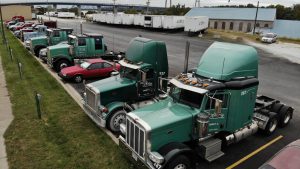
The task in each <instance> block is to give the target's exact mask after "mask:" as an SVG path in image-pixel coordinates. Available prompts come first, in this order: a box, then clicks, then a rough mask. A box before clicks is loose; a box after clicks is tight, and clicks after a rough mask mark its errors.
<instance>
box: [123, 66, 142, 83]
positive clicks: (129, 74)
mask: <svg viewBox="0 0 300 169" xmlns="http://www.w3.org/2000/svg"><path fill="white" fill-rule="evenodd" d="M120 72H121V77H124V78H128V79H131V80H136V77H137V73H138V70H136V69H131V68H129V67H125V66H122V67H121V71H120Z"/></svg>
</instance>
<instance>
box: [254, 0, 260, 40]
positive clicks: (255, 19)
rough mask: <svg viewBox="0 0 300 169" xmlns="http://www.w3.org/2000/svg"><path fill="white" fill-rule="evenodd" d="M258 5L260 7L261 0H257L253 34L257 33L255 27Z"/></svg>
mask: <svg viewBox="0 0 300 169" xmlns="http://www.w3.org/2000/svg"><path fill="white" fill-rule="evenodd" d="M258 7H259V1H257V6H256V13H255V19H254V28H253V35H254V34H255V28H256V22H257V13H258Z"/></svg>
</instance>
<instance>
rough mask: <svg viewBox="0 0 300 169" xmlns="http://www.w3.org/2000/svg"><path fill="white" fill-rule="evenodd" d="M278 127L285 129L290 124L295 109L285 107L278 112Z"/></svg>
mask: <svg viewBox="0 0 300 169" xmlns="http://www.w3.org/2000/svg"><path fill="white" fill-rule="evenodd" d="M277 114H278V126H279V127H285V126H287V125H288V124H289V122H290V121H291V119H292V117H293V109H292V108H290V107H288V106H286V105H284V106H283V107H282V108H281V109H280V110H279V111H278V113H277Z"/></svg>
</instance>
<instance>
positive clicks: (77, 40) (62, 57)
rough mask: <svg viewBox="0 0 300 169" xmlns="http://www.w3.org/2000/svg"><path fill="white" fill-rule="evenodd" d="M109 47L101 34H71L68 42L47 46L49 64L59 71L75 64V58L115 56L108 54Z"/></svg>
mask: <svg viewBox="0 0 300 169" xmlns="http://www.w3.org/2000/svg"><path fill="white" fill-rule="evenodd" d="M106 51H107V47H106V45H105V42H104V38H103V36H102V35H101V34H84V35H76V36H75V35H69V37H68V43H63V44H58V45H55V46H50V47H48V48H47V51H46V53H47V62H48V65H49V66H50V67H52V68H54V69H55V70H56V71H57V72H59V71H60V70H61V69H62V68H64V67H68V66H72V65H74V59H88V58H102V57H107V56H110V57H114V56H113V55H111V54H106Z"/></svg>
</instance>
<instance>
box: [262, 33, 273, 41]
mask: <svg viewBox="0 0 300 169" xmlns="http://www.w3.org/2000/svg"><path fill="white" fill-rule="evenodd" d="M276 40H277V35H276V34H275V33H267V34H265V35H264V36H263V37H262V38H261V41H262V42H265V43H274V42H276Z"/></svg>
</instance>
